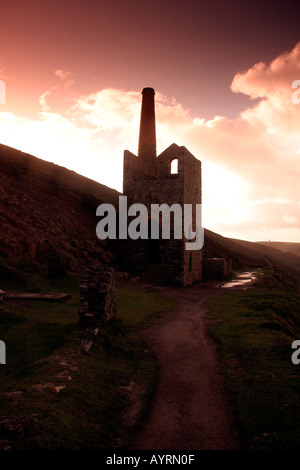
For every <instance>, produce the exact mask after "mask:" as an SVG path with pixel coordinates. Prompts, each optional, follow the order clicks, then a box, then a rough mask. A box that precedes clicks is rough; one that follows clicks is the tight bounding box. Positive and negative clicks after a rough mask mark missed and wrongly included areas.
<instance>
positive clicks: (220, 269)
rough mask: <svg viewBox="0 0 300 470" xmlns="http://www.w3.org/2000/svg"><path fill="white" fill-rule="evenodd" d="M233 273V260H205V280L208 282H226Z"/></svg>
mask: <svg viewBox="0 0 300 470" xmlns="http://www.w3.org/2000/svg"><path fill="white" fill-rule="evenodd" d="M230 273H231V260H226V259H225V258H204V259H203V278H204V279H207V280H224V279H227V278H228V276H229V274H230Z"/></svg>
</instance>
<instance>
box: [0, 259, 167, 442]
mask: <svg viewBox="0 0 300 470" xmlns="http://www.w3.org/2000/svg"><path fill="white" fill-rule="evenodd" d="M0 265H1V266H0V282H1V285H0V287H2V288H5V289H6V290H12V291H14V290H27V291H33V290H36V289H37V288H38V289H39V291H40V292H49V291H53V292H59V291H60V292H69V293H70V294H71V295H72V298H71V299H70V300H68V301H67V302H65V303H56V302H55V303H54V302H42V301H5V302H3V304H2V305H1V306H0V319H1V320H0V339H1V340H3V341H4V342H5V343H6V349H7V364H6V365H2V366H1V368H0V396H1V400H0V431H1V435H0V447H1V446H2V448H10V447H12V448H13V449H47V450H63V449H71V450H88V449H89V450H92V449H111V448H116V447H118V445H119V443H120V442H121V440H122V436H123V435H124V433H125V432H126V431H127V428H128V426H130V425H131V424H130V423H129V422H128V419H127V412H128V409H132V399H134V400H136V401H137V402H138V404H139V406H138V407H136V409H135V411H134V413H135V414H134V421H136V420H139V419H141V417H142V416H143V413H144V412H145V410H146V409H147V405H148V403H149V400H150V398H151V395H152V393H153V389H154V387H155V383H156V362H155V359H154V357H152V356H151V354H149V352H147V350H146V349H145V347H144V344H143V342H142V340H141V338H140V337H139V336H138V334H137V331H138V329H139V328H141V327H142V325H144V324H145V323H147V322H148V321H151V319H153V318H155V317H157V316H158V315H161V314H163V313H164V312H167V311H168V310H169V309H170V308H171V307H172V306H173V305H174V302H173V301H172V300H168V299H163V298H161V297H159V296H158V295H157V294H155V293H154V292H151V291H150V290H149V289H143V288H140V287H137V288H135V289H133V288H131V287H130V288H126V287H124V286H123V287H122V288H118V289H117V297H118V314H117V315H118V316H117V318H115V319H113V320H111V321H110V322H109V323H107V324H106V325H105V326H104V327H103V328H102V330H101V332H100V333H99V335H98V336H97V337H96V339H95V340H94V343H93V346H92V349H91V351H90V352H88V353H82V351H81V352H80V353H78V348H79V346H80V344H81V342H82V329H81V328H80V327H79V325H78V314H77V310H78V300H79V299H78V286H79V281H80V278H79V276H77V275H74V274H70V273H60V276H58V275H56V276H49V271H48V270H47V268H46V267H44V266H39V265H38V266H36V265H32V264H30V263H17V262H14V263H11V264H10V262H8V261H7V260H3V262H2V263H1V262H0ZM76 351H77V352H76ZM57 387H58V391H57V389H56V388H57ZM132 389H133V390H132Z"/></svg>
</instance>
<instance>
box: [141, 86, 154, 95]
mask: <svg viewBox="0 0 300 470" xmlns="http://www.w3.org/2000/svg"><path fill="white" fill-rule="evenodd" d="M144 93H153V95H155V91H154V88H150V87H146V88H143V91H142V95H143V94H144Z"/></svg>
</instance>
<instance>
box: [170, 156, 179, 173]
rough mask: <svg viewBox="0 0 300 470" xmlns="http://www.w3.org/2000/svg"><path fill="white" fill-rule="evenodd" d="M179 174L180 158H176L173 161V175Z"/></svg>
mask: <svg viewBox="0 0 300 470" xmlns="http://www.w3.org/2000/svg"><path fill="white" fill-rule="evenodd" d="M177 174H178V160H177V158H176V159H175V160H172V161H171V175H177Z"/></svg>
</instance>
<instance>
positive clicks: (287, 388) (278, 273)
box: [208, 268, 300, 450]
mask: <svg viewBox="0 0 300 470" xmlns="http://www.w3.org/2000/svg"><path fill="white" fill-rule="evenodd" d="M299 306H300V289H299V284H298V281H297V280H296V279H295V278H294V275H293V274H291V272H290V271H287V270H284V269H281V268H272V269H271V268H270V269H265V270H264V271H263V272H262V274H261V276H260V279H259V281H258V282H257V285H256V287H255V288H254V289H248V290H240V291H230V292H228V293H224V294H223V295H221V296H217V297H213V298H211V299H210V300H209V307H210V311H211V312H214V314H215V315H214V314H213V315H212V314H211V313H210V314H208V315H209V317H210V319H212V317H214V316H215V317H216V318H217V321H213V322H212V324H211V325H210V327H209V331H210V333H211V334H212V336H213V337H214V338H215V339H216V340H217V341H218V343H219V350H220V355H221V368H222V371H223V373H224V375H225V379H226V385H227V388H228V390H229V392H230V394H231V395H232V396H233V399H234V403H235V409H236V413H237V416H238V419H239V421H240V424H241V426H242V429H243V432H244V436H245V440H246V443H247V445H248V447H249V448H250V449H261V450H275V449H299V444H300V403H299V395H300V366H297V365H294V364H293V363H292V361H291V355H292V352H293V350H292V349H291V344H292V342H293V341H294V340H295V339H300V308H299ZM219 320H220V321H219Z"/></svg>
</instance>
